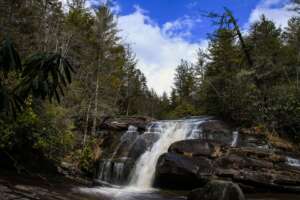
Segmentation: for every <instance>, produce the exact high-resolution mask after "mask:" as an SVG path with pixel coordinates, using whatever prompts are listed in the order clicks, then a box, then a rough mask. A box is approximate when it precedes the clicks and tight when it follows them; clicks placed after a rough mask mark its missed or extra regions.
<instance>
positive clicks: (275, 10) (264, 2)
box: [247, 0, 296, 27]
mask: <svg viewBox="0 0 300 200" xmlns="http://www.w3.org/2000/svg"><path fill="white" fill-rule="evenodd" d="M291 5H292V4H291V3H289V1H288V0H261V2H260V3H259V4H258V5H257V6H256V8H255V9H254V10H253V11H252V12H251V14H250V17H249V22H248V24H247V26H248V27H249V24H251V23H253V22H255V21H257V20H259V18H260V16H261V15H262V14H264V15H265V16H266V17H267V18H268V19H271V20H272V21H274V23H275V24H276V25H277V26H278V27H279V26H281V27H286V26H287V23H288V20H289V19H290V18H291V17H292V16H294V15H295V14H296V13H295V12H293V11H291V10H290V8H291Z"/></svg>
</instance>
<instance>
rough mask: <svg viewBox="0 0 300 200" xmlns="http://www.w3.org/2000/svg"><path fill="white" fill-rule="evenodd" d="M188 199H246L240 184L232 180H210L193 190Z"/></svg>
mask: <svg viewBox="0 0 300 200" xmlns="http://www.w3.org/2000/svg"><path fill="white" fill-rule="evenodd" d="M188 200H245V196H244V194H243V192H242V190H241V188H240V187H239V185H237V184H235V183H232V182H230V181H219V180H214V181H210V182H209V183H207V184H206V185H205V187H204V188H201V189H196V190H193V191H192V192H191V193H190V194H189V195H188Z"/></svg>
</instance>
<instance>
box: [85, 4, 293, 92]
mask: <svg viewBox="0 0 300 200" xmlns="http://www.w3.org/2000/svg"><path fill="white" fill-rule="evenodd" d="M103 1H104V0H89V6H91V5H97V4H99V2H103ZM290 5H291V4H290V3H289V0H114V6H113V10H114V12H116V13H118V16H119V17H118V27H119V29H120V35H121V36H122V38H123V42H124V43H129V44H131V46H132V48H133V51H134V52H135V54H136V57H137V59H138V67H139V68H140V69H141V70H142V71H143V72H144V74H145V75H146V77H147V81H148V86H149V87H150V88H153V89H154V90H155V91H157V92H158V93H159V94H162V92H163V91H166V92H168V93H169V92H170V90H171V88H172V85H173V77H174V71H175V68H176V66H177V65H178V63H179V62H180V60H181V59H185V60H188V61H194V60H195V58H196V56H195V55H196V52H197V49H198V48H205V47H206V46H207V39H206V38H207V34H208V33H211V32H212V31H213V30H214V29H215V28H216V27H214V26H213V25H212V23H211V22H210V20H209V19H207V18H205V17H203V12H210V11H213V12H219V13H221V12H222V10H223V8H224V7H227V8H229V9H230V10H232V11H233V13H234V15H235V16H236V18H238V20H239V24H240V26H241V27H243V28H244V29H245V30H247V27H249V24H250V23H251V22H254V21H256V20H257V19H258V18H259V17H260V16H261V15H262V14H265V15H266V16H267V17H268V18H270V19H272V20H274V22H275V23H276V24H277V25H278V26H281V27H284V26H286V24H287V20H288V19H289V18H290V17H291V16H292V15H294V14H295V13H293V12H291V11H290V10H289V7H290Z"/></svg>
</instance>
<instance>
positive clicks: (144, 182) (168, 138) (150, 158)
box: [130, 119, 205, 189]
mask: <svg viewBox="0 0 300 200" xmlns="http://www.w3.org/2000/svg"><path fill="white" fill-rule="evenodd" d="M204 121H205V119H188V120H177V121H160V122H156V129H155V130H157V126H158V127H159V128H158V129H159V130H160V132H161V133H160V136H159V139H158V140H157V141H156V142H155V143H154V144H153V146H152V148H150V149H148V150H147V151H146V152H145V153H144V154H142V156H141V157H140V158H139V160H138V161H137V163H136V166H135V168H134V171H133V173H132V178H131V181H130V186H131V187H137V188H142V189H149V188H151V186H152V183H153V179H154V175H155V167H156V163H157V161H158V158H159V157H160V156H161V155H162V154H163V153H165V152H167V150H168V148H169V146H170V145H171V144H172V143H174V142H177V141H180V140H184V139H195V138H199V135H200V133H201V131H200V130H199V129H198V128H199V125H200V124H201V123H203V122H204ZM150 127H151V126H150ZM151 128H152V127H151ZM151 128H150V130H148V131H150V132H151V131H152V130H151Z"/></svg>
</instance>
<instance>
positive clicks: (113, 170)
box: [98, 126, 137, 183]
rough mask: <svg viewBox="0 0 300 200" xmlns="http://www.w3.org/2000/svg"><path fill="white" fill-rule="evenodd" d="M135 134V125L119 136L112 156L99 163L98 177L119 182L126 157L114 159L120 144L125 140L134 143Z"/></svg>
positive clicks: (111, 181)
mask: <svg viewBox="0 0 300 200" xmlns="http://www.w3.org/2000/svg"><path fill="white" fill-rule="evenodd" d="M136 135H137V128H136V127H135V126H129V127H128V130H127V131H126V132H125V133H124V134H123V135H122V137H121V138H120V142H119V144H118V145H117V147H116V148H115V150H114V152H113V154H112V156H111V157H110V158H109V159H107V160H104V161H102V162H101V163H100V166H99V175H98V179H99V180H101V181H105V182H110V183H120V182H121V180H122V178H123V171H124V163H125V161H126V158H119V159H117V160H115V158H116V156H117V154H118V152H119V150H120V148H121V146H122V144H123V143H125V142H126V141H130V143H131V144H133V143H134V141H133V140H134V138H135V137H136Z"/></svg>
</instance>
